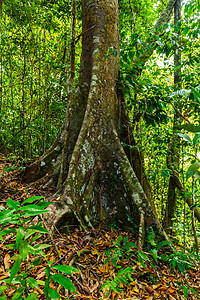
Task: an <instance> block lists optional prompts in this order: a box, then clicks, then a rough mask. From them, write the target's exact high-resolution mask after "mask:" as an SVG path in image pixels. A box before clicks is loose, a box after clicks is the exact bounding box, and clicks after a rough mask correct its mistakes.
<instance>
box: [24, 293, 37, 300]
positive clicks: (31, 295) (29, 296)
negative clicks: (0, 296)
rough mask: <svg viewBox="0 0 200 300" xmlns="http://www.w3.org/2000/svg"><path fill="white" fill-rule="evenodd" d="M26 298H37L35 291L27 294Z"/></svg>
mask: <svg viewBox="0 0 200 300" xmlns="http://www.w3.org/2000/svg"><path fill="white" fill-rule="evenodd" d="M26 299H27V300H35V299H37V294H36V293H32V294H30V295H28V297H27V298H26Z"/></svg>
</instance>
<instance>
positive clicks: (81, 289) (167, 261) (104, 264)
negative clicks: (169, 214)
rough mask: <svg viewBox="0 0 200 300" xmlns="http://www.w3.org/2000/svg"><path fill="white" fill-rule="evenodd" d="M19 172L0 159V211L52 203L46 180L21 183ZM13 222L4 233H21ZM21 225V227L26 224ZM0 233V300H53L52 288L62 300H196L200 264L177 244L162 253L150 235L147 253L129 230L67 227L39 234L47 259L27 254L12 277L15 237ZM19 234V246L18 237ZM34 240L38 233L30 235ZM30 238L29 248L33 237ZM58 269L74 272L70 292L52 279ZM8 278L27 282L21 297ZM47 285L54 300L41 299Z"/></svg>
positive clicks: (17, 285) (17, 166)
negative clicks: (31, 203) (12, 206)
mask: <svg viewBox="0 0 200 300" xmlns="http://www.w3.org/2000/svg"><path fill="white" fill-rule="evenodd" d="M13 166H14V167H13ZM22 168H23V166H22V162H20V161H17V160H15V158H14V159H13V160H11V159H6V158H5V157H3V156H1V157H0V207H1V210H0V212H1V211H5V210H6V209H9V207H8V204H9V201H8V199H11V200H12V201H14V202H12V201H11V200H10V203H11V204H12V203H19V205H21V204H22V203H23V202H25V201H26V199H29V198H32V199H40V198H41V199H42V198H43V197H44V198H45V199H50V198H51V196H52V195H53V194H54V190H53V189H50V188H46V189H44V185H45V180H47V178H46V179H45V178H43V179H42V180H40V181H37V182H35V183H34V184H29V185H27V184H26V185H25V184H23V183H22V182H21V180H20V177H19V173H20V172H21V169H22ZM33 197H35V198H33ZM37 220H40V216H39V218H38V216H37V217H36V218H33V219H32V220H31V222H34V223H31V225H32V226H34V225H35V226H36V225H37ZM14 223H15V222H13V224H12V222H11V223H9V224H7V225H6V226H5V228H6V230H10V232H12V229H13V228H15V229H16V228H17V229H19V225H18V224H14ZM26 223H27V222H26ZM2 224H3V223H1V225H2ZM24 224H25V223H24ZM24 224H23V226H27V225H24ZM43 225H44V224H43ZM2 226H3V225H2ZM32 228H33V227H32ZM35 228H36V227H35ZM38 228H39V227H38ZM1 231H2V228H1ZM1 231H0V293H1V295H0V299H2V300H3V299H56V296H55V294H54V292H53V290H54V291H56V292H57V293H58V294H59V296H60V299H133V300H134V299H148V300H153V299H170V300H176V299H181V300H182V299H200V261H199V260H198V259H196V258H195V256H190V253H184V252H183V250H182V249H181V248H180V247H179V245H174V250H173V253H171V254H169V255H166V253H164V252H162V248H161V246H162V245H160V246H159V244H157V243H156V237H155V235H154V234H153V232H151V233H150V234H149V237H148V241H147V242H148V243H149V245H150V248H149V250H147V249H148V247H147V249H146V250H143V249H139V248H138V247H137V244H138V235H137V234H136V232H134V231H133V230H129V231H127V232H124V231H121V230H119V229H116V228H115V229H114V228H112V227H111V228H101V227H99V228H96V229H92V230H91V229H88V231H87V232H83V231H82V230H81V229H80V227H79V226H76V225H73V226H69V232H68V233H67V234H66V233H60V232H55V234H54V235H51V234H46V233H42V234H40V236H38V238H37V243H39V244H42V245H48V246H46V250H45V255H42V256H41V260H40V261H38V263H37V264H36V263H35V261H36V260H37V259H38V257H39V254H38V255H37V254H35V253H33V252H32V253H28V252H27V253H26V255H25V256H24V259H23V260H22V261H21V264H20V266H19V270H18V269H17V270H16V274H13V273H15V272H13V265H14V264H15V263H16V261H17V260H16V257H17V255H19V252H20V247H19V249H18V248H17V247H16V249H12V248H13V247H7V246H8V245H10V244H13V243H14V242H15V241H16V240H17V237H16V236H15V234H13V233H9V231H8V234H5V235H2V234H1ZM40 231H41V230H40ZM41 232H42V231H41ZM44 232H45V230H44ZM17 235H18V243H19V234H18V233H17ZM35 236H36V234H35V235H33V237H35ZM21 240H22V238H21ZM21 240H20V241H21ZM27 240H28V239H27ZM34 240H35V241H34V242H33V245H35V243H36V238H34ZM32 248H34V247H32ZM23 255H24V254H23ZM58 265H59V266H62V265H63V266H70V267H71V270H73V271H74V272H71V271H70V272H69V273H67V274H68V275H67V278H68V279H70V281H71V282H72V283H73V286H74V287H75V290H76V292H75V291H74V290H73V288H72V286H71V285H70V283H69V280H68V279H67V280H68V284H69V287H71V288H69V290H70V291H69V290H68V288H66V287H68V286H67V285H65V284H64V283H63V282H62V281H61V280H60V279H59V277H56V276H57V275H56V274H58V273H59V272H58V271H59V270H63V268H62V267H58ZM56 266H57V267H56ZM51 267H52V268H51ZM59 268H60V269H59ZM47 270H49V274H48V271H47ZM76 270H77V271H76ZM14 271H15V270H14ZM17 271H18V272H17ZM27 274H28V275H27ZM52 275H53V276H54V278H55V280H54V281H53V280H51V281H50V280H49V279H48V278H53V277H50V276H52ZM11 276H12V277H13V278H14V277H17V276H21V277H20V278H22V277H23V278H25V279H24V282H29V284H27V291H26V293H25V292H24V293H25V294H23V293H22V294H21V295H20V294H16V293H17V291H18V290H20V288H21V287H20V283H19V282H18V281H17V280H16V281H14V283H15V284H13V285H11V284H9V280H10V277H11ZM61 276H63V275H61ZM30 277H31V278H32V279H30ZM27 278H29V279H27ZM56 278H57V280H56ZM48 280H49V281H48ZM47 282H48V284H49V289H50V290H51V292H52V295H54V296H52V297H50V296H48V297H46V295H45V288H46V286H47ZM34 283H35V284H34ZM6 285H7V288H6ZM26 294H27V295H26ZM31 295H35V296H33V297H32V296H31ZM20 297H21V298H20ZM31 297H32V298H31ZM34 297H35V298H34Z"/></svg>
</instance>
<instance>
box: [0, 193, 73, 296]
mask: <svg viewBox="0 0 200 300" xmlns="http://www.w3.org/2000/svg"><path fill="white" fill-rule="evenodd" d="M36 203H37V204H36ZM49 204H50V203H49V202H46V201H44V199H43V197H40V196H36V197H31V198H29V199H26V200H25V201H23V202H22V204H20V202H19V201H13V200H12V199H8V200H7V208H6V209H5V208H4V207H2V206H1V207H0V224H2V225H1V230H0V240H1V241H3V242H4V247H5V248H8V249H10V250H11V251H12V250H13V256H12V257H11V258H10V260H11V261H14V263H13V265H12V267H11V269H8V270H7V272H9V275H10V276H9V278H8V279H4V280H2V282H4V285H2V286H1V287H0V295H2V294H3V293H4V295H2V296H0V299H1V300H5V299H8V298H7V295H6V294H7V291H9V290H10V289H14V290H15V292H14V294H13V296H12V298H11V299H12V300H16V299H18V300H19V299H20V300H21V299H28V300H34V299H37V296H38V294H37V290H38V289H39V287H40V286H42V287H43V290H44V294H45V297H46V299H60V298H61V297H60V295H59V293H58V292H57V291H56V290H55V289H53V288H52V287H50V284H51V282H54V283H56V284H58V285H60V286H63V287H64V288H65V289H67V290H69V291H72V292H74V293H76V288H75V286H74V285H73V283H72V282H71V281H70V279H68V278H67V277H66V275H72V272H78V270H77V269H75V268H74V267H71V266H66V265H57V264H56V263H53V262H52V261H48V260H47V258H46V254H45V249H47V248H49V247H51V245H50V244H41V243H40V240H41V237H42V235H48V234H49V232H48V230H47V229H46V228H44V227H43V226H41V224H39V223H38V224H37V225H32V223H33V222H31V221H32V220H33V218H35V217H36V216H40V215H41V214H44V213H47V212H48V210H47V209H46V208H47V207H48V205H49ZM10 235H11V237H12V243H8V242H7V240H8V238H9V236H10ZM29 255H32V256H34V260H33V261H32V262H31V263H30V262H29V263H28V256H29ZM40 264H42V265H44V264H46V265H47V267H46V268H45V270H44V271H45V273H46V279H45V280H44V281H43V280H37V279H36V278H35V276H34V272H33V269H34V268H35V267H38V266H39V265H40ZM57 272H59V273H57ZM62 273H63V274H66V275H63V274H62ZM51 286H52V285H51Z"/></svg>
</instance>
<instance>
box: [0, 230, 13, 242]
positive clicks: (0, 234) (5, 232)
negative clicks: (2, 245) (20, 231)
mask: <svg viewBox="0 0 200 300" xmlns="http://www.w3.org/2000/svg"><path fill="white" fill-rule="evenodd" d="M14 232H16V229H15V228H8V229H4V230H1V231H0V240H2V241H4V239H3V236H4V235H7V234H10V233H14Z"/></svg>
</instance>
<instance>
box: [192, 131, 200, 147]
mask: <svg viewBox="0 0 200 300" xmlns="http://www.w3.org/2000/svg"><path fill="white" fill-rule="evenodd" d="M199 143H200V132H197V133H195V136H194V138H193V145H194V146H197V145H198V144H199Z"/></svg>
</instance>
